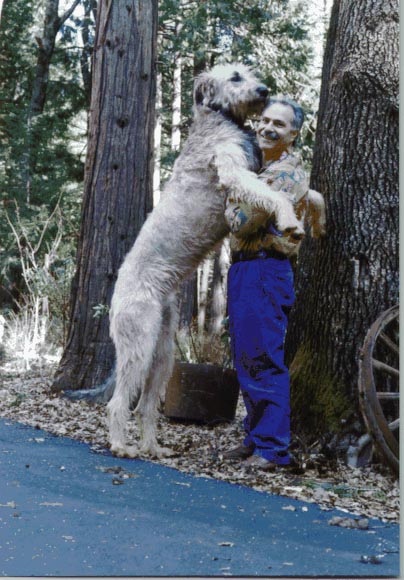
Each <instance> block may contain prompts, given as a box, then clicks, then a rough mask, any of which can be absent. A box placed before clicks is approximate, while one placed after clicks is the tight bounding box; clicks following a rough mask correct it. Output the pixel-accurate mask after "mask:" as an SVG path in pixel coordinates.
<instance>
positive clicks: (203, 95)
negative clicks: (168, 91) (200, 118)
mask: <svg viewBox="0 0 404 580" xmlns="http://www.w3.org/2000/svg"><path fill="white" fill-rule="evenodd" d="M216 93H217V82H216V80H215V79H214V78H212V77H211V76H210V75H209V74H208V73H202V74H200V75H199V76H198V77H197V78H196V79H195V83H194V103H195V105H196V106H197V107H201V106H205V107H209V108H212V107H210V103H213V102H214V98H215V96H216Z"/></svg>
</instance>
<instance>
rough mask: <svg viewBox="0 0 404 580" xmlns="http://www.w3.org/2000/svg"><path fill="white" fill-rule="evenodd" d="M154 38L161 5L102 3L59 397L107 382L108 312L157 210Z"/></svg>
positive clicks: (111, 353) (130, 0)
mask: <svg viewBox="0 0 404 580" xmlns="http://www.w3.org/2000/svg"><path fill="white" fill-rule="evenodd" d="M156 33H157V0H151V1H149V2H143V1H142V0H127V1H126V2H124V3H122V2H114V1H113V0H109V1H108V0H103V1H101V3H100V4H99V7H98V13H97V27H96V38H95V47H94V62H93V93H92V99H91V111H90V131H89V145H88V153H87V160H86V167H85V171H86V173H85V183H84V199H83V210H82V223H81V231H80V240H79V247H78V257H77V272H76V275H75V280H74V282H73V286H72V295H71V318H70V328H69V338H68V342H67V346H66V349H65V352H64V354H63V357H62V360H61V363H60V366H59V369H58V371H57V374H56V377H55V382H54V389H56V390H60V389H85V388H90V387H92V386H94V385H97V384H99V383H102V382H103V381H104V380H105V379H106V377H107V376H108V375H109V373H110V371H111V367H112V366H113V360H114V349H113V344H112V342H111V340H110V338H109V320H108V316H107V315H106V312H107V310H108V307H109V304H110V300H111V296H112V292H113V288H114V283H115V280H116V277H117V272H118V269H119V266H120V264H121V263H122V261H123V258H124V256H125V254H126V253H127V252H128V251H129V249H130V248H131V246H132V245H133V242H134V240H135V238H136V236H137V234H138V232H139V230H140V228H141V226H142V224H143V222H144V220H145V218H146V216H147V213H148V212H149V211H151V209H152V199H153V194H152V175H153V171H152V155H153V129H154V115H155V58H156ZM95 313H98V314H99V316H97V317H94V314H95Z"/></svg>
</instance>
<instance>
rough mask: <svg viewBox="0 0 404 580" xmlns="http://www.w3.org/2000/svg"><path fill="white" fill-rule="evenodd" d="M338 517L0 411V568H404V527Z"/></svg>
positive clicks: (370, 572) (20, 571) (77, 571)
mask: <svg viewBox="0 0 404 580" xmlns="http://www.w3.org/2000/svg"><path fill="white" fill-rule="evenodd" d="M111 468H112V469H111ZM114 468H117V469H114ZM119 469H121V470H123V471H121V472H120V473H113V472H112V471H119ZM128 476H129V477H128ZM120 482H123V483H120ZM290 506H293V507H294V508H296V509H295V511H292V510H291V509H290ZM285 508H287V509H285ZM335 515H346V514H342V513H341V512H338V510H333V511H331V512H325V511H322V510H320V509H319V508H318V506H316V505H314V504H309V503H304V502H300V501H297V500H291V499H288V498H282V497H278V496H273V495H268V494H264V493H259V492H255V491H253V490H251V489H249V488H246V487H242V486H238V485H232V484H229V483H224V482H218V481H214V480H210V479H205V478H196V477H192V476H188V475H185V474H182V473H180V472H178V471H175V470H173V469H170V468H167V467H162V466H160V465H156V464H153V463H151V462H147V461H140V460H138V461H134V460H125V459H116V458H114V457H112V456H111V455H109V454H107V455H102V454H95V453H92V452H91V450H90V448H89V447H88V446H87V445H85V444H82V443H79V442H77V441H73V440H71V439H67V438H57V437H54V436H52V435H50V434H49V433H45V432H43V431H39V430H35V429H32V428H30V427H26V426H23V425H21V424H18V423H12V422H10V421H6V420H4V419H1V420H0V575H3V576H32V575H34V576H47V575H49V576H124V575H126V576H230V575H233V576H264V577H270V576H295V577H302V576H346V575H349V576H355V577H356V578H357V577H360V576H364V577H370V576H377V577H378V576H380V577H394V576H397V575H398V574H399V554H398V544H399V527H398V525H387V524H384V523H382V522H380V521H378V520H370V526H369V529H368V530H355V529H346V528H339V527H335V526H330V525H328V520H329V519H330V518H331V517H333V516H335ZM352 517H353V516H352ZM377 554H380V555H382V556H383V557H382V563H381V564H373V565H372V564H370V563H368V564H364V563H361V562H360V558H361V556H362V555H366V556H371V555H377Z"/></svg>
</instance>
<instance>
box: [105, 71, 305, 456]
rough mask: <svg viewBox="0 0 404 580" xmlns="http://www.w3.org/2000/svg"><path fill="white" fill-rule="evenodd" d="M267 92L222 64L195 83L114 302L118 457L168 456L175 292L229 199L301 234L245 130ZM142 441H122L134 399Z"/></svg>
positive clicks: (113, 438)
mask: <svg viewBox="0 0 404 580" xmlns="http://www.w3.org/2000/svg"><path fill="white" fill-rule="evenodd" d="M267 94H268V90H267V88H266V87H265V85H262V84H261V83H260V82H258V81H257V79H256V78H255V77H254V75H253V74H252V73H251V72H250V71H249V69H248V68H246V67H244V66H242V65H239V64H236V65H219V66H216V67H214V68H213V69H212V70H211V71H210V72H208V73H202V74H201V75H200V76H199V77H197V78H196V80H195V85H194V122H193V124H192V127H191V129H190V133H189V138H188V140H187V141H186V143H185V146H184V148H183V151H182V153H181V154H180V156H179V157H178V159H177V161H176V163H175V165H174V170H173V174H172V177H171V179H170V181H169V182H168V183H167V185H166V187H165V190H164V192H163V194H162V196H161V201H160V202H159V204H158V205H157V206H156V208H155V209H154V210H153V212H152V213H151V214H150V216H149V218H148V219H147V220H146V222H145V224H144V225H143V227H142V229H141V231H140V233H139V235H138V237H137V239H136V242H135V244H134V246H133V248H132V249H131V251H130V252H129V253H128V255H127V256H126V258H125V260H124V262H123V264H122V266H121V268H120V270H119V273H118V279H117V282H116V286H115V290H114V294H113V297H112V304H111V313H110V320H111V327H110V328H111V337H112V339H113V341H114V343H115V347H116V356H117V364H116V371H117V378H116V387H115V391H114V394H113V397H112V399H111V400H110V402H109V404H108V414H109V425H110V444H111V451H112V453H114V454H115V455H118V456H121V457H136V456H138V455H139V454H149V455H152V456H155V457H163V456H166V455H169V454H170V453H171V452H170V450H169V449H166V448H164V447H160V446H159V445H158V443H157V439H156V427H157V418H158V403H159V400H160V398H161V397H162V396H163V395H164V393H165V389H166V385H167V382H168V380H169V378H170V376H171V374H172V370H173V364H174V333H175V330H176V326H177V307H176V303H177V300H176V290H177V288H178V285H179V284H180V282H181V281H182V280H183V279H184V278H185V277H186V276H188V275H189V274H190V273H191V272H192V271H193V270H194V269H195V267H196V266H197V265H198V263H199V262H200V261H201V260H202V259H203V258H204V256H205V255H206V254H207V253H208V252H209V251H210V250H211V249H212V248H213V247H214V246H215V245H216V244H217V243H218V242H220V241H221V240H222V239H223V238H224V237H225V236H226V235H227V234H228V233H229V229H228V225H227V223H226V221H225V218H224V211H225V203H226V198H229V199H230V198H231V199H233V200H234V201H237V202H245V203H248V204H250V205H253V206H256V207H260V208H262V209H265V210H266V211H267V212H268V213H270V214H273V215H274V216H275V218H276V221H277V226H278V228H279V229H280V230H283V231H284V232H286V233H288V234H290V233H291V232H293V231H295V232H296V233H297V232H298V233H303V231H302V228H301V225H300V224H299V222H298V221H297V219H296V217H295V213H294V210H293V206H292V205H291V203H290V202H289V201H287V200H286V199H285V197H284V196H283V195H282V193H279V192H274V191H272V190H271V189H270V188H269V187H268V186H267V185H266V184H265V183H263V182H261V181H259V179H258V178H257V176H256V174H255V173H253V172H254V171H257V170H258V169H259V157H258V152H257V149H256V145H255V144H254V140H253V139H252V138H251V137H250V136H249V134H248V133H247V132H246V131H244V130H243V125H244V122H245V120H246V118H247V115H249V114H253V113H260V112H261V110H262V108H263V106H264V103H265V99H266V97H267ZM137 400H138V403H137V406H136V410H135V413H136V416H137V418H138V420H139V426H140V433H141V441H140V444H139V446H133V447H131V446H128V445H127V444H126V435H125V427H126V422H127V420H128V419H129V414H130V406H131V404H133V402H135V401H137Z"/></svg>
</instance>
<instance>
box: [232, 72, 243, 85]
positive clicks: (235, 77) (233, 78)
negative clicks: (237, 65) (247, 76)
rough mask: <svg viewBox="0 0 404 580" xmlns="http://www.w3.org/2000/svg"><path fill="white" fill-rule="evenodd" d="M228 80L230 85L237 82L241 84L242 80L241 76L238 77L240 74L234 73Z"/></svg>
mask: <svg viewBox="0 0 404 580" xmlns="http://www.w3.org/2000/svg"><path fill="white" fill-rule="evenodd" d="M230 80H231V82H232V83H239V82H241V81H242V80H243V79H242V78H241V76H240V73H238V72H235V73H233V76H232V77H231V79H230Z"/></svg>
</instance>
